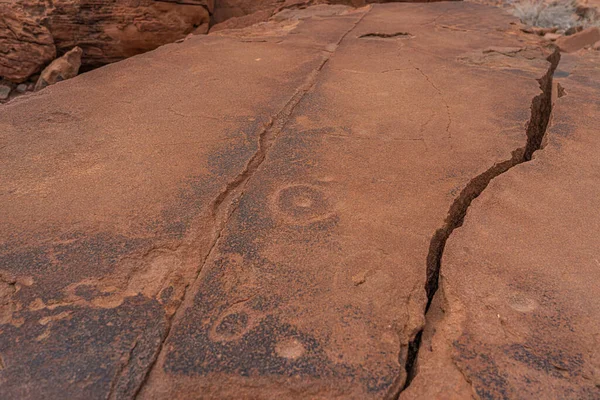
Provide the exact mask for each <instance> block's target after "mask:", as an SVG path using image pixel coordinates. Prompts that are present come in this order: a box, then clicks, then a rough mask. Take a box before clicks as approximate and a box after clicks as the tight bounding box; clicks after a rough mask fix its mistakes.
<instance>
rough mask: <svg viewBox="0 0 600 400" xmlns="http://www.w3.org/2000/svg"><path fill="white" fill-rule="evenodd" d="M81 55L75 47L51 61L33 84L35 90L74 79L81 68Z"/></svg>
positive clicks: (79, 50) (80, 51)
mask: <svg viewBox="0 0 600 400" xmlns="http://www.w3.org/2000/svg"><path fill="white" fill-rule="evenodd" d="M81 53H82V50H81V49H80V48H79V47H75V48H74V49H72V50H69V51H68V52H67V53H65V55H64V56H62V57H60V58H57V59H56V60H54V61H52V62H51V63H50V65H48V66H47V67H46V68H44V70H43V71H42V73H41V74H40V77H39V78H38V81H37V82H36V84H35V90H40V89H43V88H45V87H46V86H49V85H54V84H55V83H57V82H61V81H64V80H67V79H71V78H74V77H76V76H77V74H78V73H79V68H80V67H81Z"/></svg>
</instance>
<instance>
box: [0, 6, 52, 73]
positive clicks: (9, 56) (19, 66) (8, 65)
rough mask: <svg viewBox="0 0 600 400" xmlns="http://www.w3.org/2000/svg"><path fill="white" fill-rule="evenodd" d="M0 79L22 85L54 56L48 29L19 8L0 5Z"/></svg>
mask: <svg viewBox="0 0 600 400" xmlns="http://www.w3.org/2000/svg"><path fill="white" fill-rule="evenodd" d="M0 54H2V58H0V77H4V78H6V79H9V80H11V81H14V82H22V81H24V80H25V79H27V78H28V77H29V76H31V75H33V74H35V73H37V72H40V71H41V70H42V68H43V67H44V65H46V64H47V63H49V62H50V61H52V60H53V59H54V58H55V57H56V47H55V46H54V40H53V38H52V35H51V34H50V32H49V31H48V29H47V28H46V27H44V26H42V25H40V24H38V23H37V22H36V21H35V20H33V19H32V18H30V17H29V16H28V15H27V14H26V13H25V12H24V11H23V10H22V9H20V8H18V7H14V6H12V5H11V6H9V5H8V4H5V3H0Z"/></svg>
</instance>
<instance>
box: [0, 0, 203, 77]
mask: <svg viewBox="0 0 600 400" xmlns="http://www.w3.org/2000/svg"><path fill="white" fill-rule="evenodd" d="M10 4H11V5H8V6H5V7H8V8H9V9H11V10H14V9H19V10H23V13H24V15H25V17H19V18H18V19H17V20H16V22H15V21H13V22H12V24H13V25H15V24H16V26H17V29H22V28H19V23H21V21H33V22H32V23H31V24H33V25H37V26H45V27H47V29H48V30H49V31H50V34H51V35H52V38H53V40H54V44H55V45H56V48H57V50H58V53H59V54H63V53H65V52H66V51H68V50H70V49H71V48H73V47H75V46H79V47H81V48H82V49H83V51H84V53H83V64H84V65H91V66H98V65H102V64H106V63H110V62H114V61H118V60H122V59H124V58H127V57H131V56H133V55H136V54H139V53H143V52H146V51H148V50H152V49H155V48H156V47H158V46H160V45H163V44H165V43H170V42H174V41H175V40H177V39H180V38H183V37H185V36H186V35H187V34H189V33H191V32H193V31H194V30H196V29H198V28H199V27H200V26H201V25H203V24H206V25H207V24H208V22H209V11H211V10H212V7H213V3H212V1H210V0H186V1H178V0H173V1H166V0H165V1H154V0H135V1H133V0H115V1H92V2H90V1H84V0H55V1H52V2H47V1H43V0H16V1H14V2H13V3H10ZM3 19H5V18H4V15H2V17H0V21H2V20H3ZM1 23H2V22H0V24H1ZM0 26H1V25H0ZM39 30H40V31H41V32H40V33H38V32H37V31H35V30H34V31H33V32H32V33H31V34H30V36H31V37H32V38H31V39H27V40H31V41H33V42H35V43H38V42H40V43H41V42H42V41H43V40H44V42H43V43H46V41H48V38H49V36H48V35H47V31H46V30H45V29H43V28H39ZM44 35H45V36H44ZM23 40H24V41H25V40H26V38H25V39H23ZM2 45H4V44H3V43H2V40H1V39H0V46H2ZM23 53H25V51H23V52H20V53H19V54H23ZM23 57H25V56H23ZM12 60H13V61H12V62H11V65H12V64H15V63H19V60H20V58H19V57H14V58H12ZM50 60H51V58H50V59H48V58H46V59H45V62H46V63H47V62H49V61H50ZM37 68H38V69H37V70H38V71H39V69H41V67H40V66H39V65H38V66H37Z"/></svg>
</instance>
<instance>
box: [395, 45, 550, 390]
mask: <svg viewBox="0 0 600 400" xmlns="http://www.w3.org/2000/svg"><path fill="white" fill-rule="evenodd" d="M559 61H560V52H559V51H558V49H556V50H554V52H553V53H552V54H551V55H550V56H549V57H548V62H549V67H548V71H547V72H546V74H545V75H544V76H543V77H541V78H540V79H539V80H538V82H539V85H540V90H541V93H540V94H539V95H537V96H535V97H534V98H533V100H532V102H531V117H530V119H529V123H528V124H527V142H526V143H525V144H524V146H523V147H520V148H518V149H515V150H514V151H513V152H512V157H511V158H510V159H509V160H506V161H503V162H501V163H498V164H495V165H494V166H492V167H491V168H490V169H488V170H487V171H485V172H484V173H482V174H480V175H477V176H476V177H475V178H473V179H472V180H471V181H470V182H469V183H468V184H467V186H465V188H464V189H463V190H462V191H461V192H460V194H459V196H458V197H457V198H456V199H455V200H454V202H453V203H452V206H451V207H450V210H449V211H448V216H447V218H446V221H445V223H444V226H443V227H442V228H440V229H438V230H437V231H436V232H435V234H434V235H433V237H432V239H431V244H430V247H429V254H428V255H427V281H426V284H425V290H426V292H427V306H426V308H425V313H427V311H428V310H429V308H430V307H431V303H432V301H433V298H434V296H435V294H436V292H437V290H438V287H439V277H440V270H441V268H442V265H441V263H442V257H443V253H444V248H445V246H446V242H447V241H448V238H449V237H450V235H452V232H454V230H455V229H456V228H459V227H461V226H462V224H463V222H464V219H465V216H466V215H467V212H468V209H469V206H470V205H471V203H472V202H473V200H475V199H476V198H477V197H478V196H479V195H480V194H481V193H482V192H483V191H484V190H485V189H486V188H487V186H488V185H489V183H490V182H491V181H492V179H494V178H496V177H498V176H500V175H502V174H503V173H505V172H506V171H508V170H510V169H511V168H513V167H514V166H516V165H519V164H521V163H524V162H527V161H530V160H531V157H532V155H533V153H534V152H536V151H537V150H540V148H541V146H542V142H543V140H544V136H545V134H546V130H547V127H548V123H549V122H550V116H551V114H552V98H553V96H552V90H553V76H554V71H555V70H556V68H557V67H558V63H559ZM424 329H426V328H425V327H424V328H423V329H422V330H421V331H419V333H418V334H417V335H416V336H415V339H414V340H413V341H412V342H411V343H410V345H409V353H408V357H407V361H406V371H407V380H406V384H405V386H404V389H403V390H405V389H406V388H407V387H408V386H409V385H410V383H411V381H412V380H413V379H414V377H415V376H416V370H415V368H416V361H417V357H418V354H419V347H420V345H421V337H422V334H423V330H424ZM428 329H433V328H428Z"/></svg>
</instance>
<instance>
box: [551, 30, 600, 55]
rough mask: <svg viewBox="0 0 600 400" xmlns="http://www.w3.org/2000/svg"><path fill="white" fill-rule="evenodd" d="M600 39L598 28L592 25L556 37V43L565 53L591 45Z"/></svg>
mask: <svg viewBox="0 0 600 400" xmlns="http://www.w3.org/2000/svg"><path fill="white" fill-rule="evenodd" d="M599 40H600V28H597V27H592V28H588V29H584V30H582V31H581V32H577V33H574V34H572V35H569V36H563V37H560V38H558V39H556V45H557V46H558V47H559V48H560V50H561V51H564V52H565V53H572V52H574V51H577V50H581V49H583V48H584V47H586V46H592V45H594V43H596V42H597V41H599Z"/></svg>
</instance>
